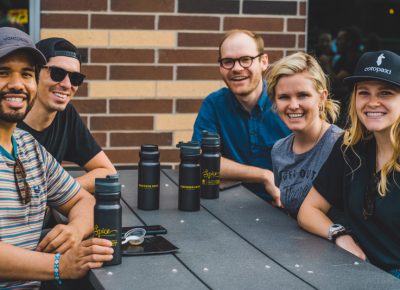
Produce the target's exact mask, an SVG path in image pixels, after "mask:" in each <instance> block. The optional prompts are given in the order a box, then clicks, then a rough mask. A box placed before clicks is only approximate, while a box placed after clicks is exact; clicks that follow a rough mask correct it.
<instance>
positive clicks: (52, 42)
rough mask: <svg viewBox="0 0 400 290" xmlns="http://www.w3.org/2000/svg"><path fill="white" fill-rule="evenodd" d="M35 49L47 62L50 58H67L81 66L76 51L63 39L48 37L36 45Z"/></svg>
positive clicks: (78, 54) (73, 46)
mask: <svg viewBox="0 0 400 290" xmlns="http://www.w3.org/2000/svg"><path fill="white" fill-rule="evenodd" d="M36 47H37V48H38V49H39V50H40V51H41V52H42V53H43V55H44V56H45V57H46V60H47V61H49V59H50V58H51V57H55V56H67V57H72V58H75V59H77V60H79V63H80V64H82V60H81V55H80V53H79V52H78V49H77V48H76V47H75V45H73V44H72V43H71V42H69V41H68V40H66V39H65V38H60V37H50V38H46V39H42V40H41V41H39V42H38V43H36Z"/></svg>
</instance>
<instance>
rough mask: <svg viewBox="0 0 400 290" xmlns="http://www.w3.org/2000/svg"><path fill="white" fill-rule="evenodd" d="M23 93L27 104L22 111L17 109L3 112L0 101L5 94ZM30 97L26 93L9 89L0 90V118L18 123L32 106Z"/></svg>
mask: <svg viewBox="0 0 400 290" xmlns="http://www.w3.org/2000/svg"><path fill="white" fill-rule="evenodd" d="M10 93H11V94H23V95H25V96H26V97H27V100H28V106H27V108H26V110H25V111H24V112H17V111H11V112H5V111H4V108H3V105H2V103H1V100H2V99H3V98H5V95H6V94H10ZM30 99H31V98H30V97H29V95H28V94H27V93H25V92H22V91H19V90H15V89H11V90H10V91H8V92H0V120H1V121H4V122H8V123H18V122H21V121H22V120H23V119H24V118H25V116H26V115H27V114H28V112H29V110H30V109H31V108H32V102H30Z"/></svg>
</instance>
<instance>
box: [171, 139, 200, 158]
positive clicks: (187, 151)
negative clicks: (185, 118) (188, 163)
mask: <svg viewBox="0 0 400 290" xmlns="http://www.w3.org/2000/svg"><path fill="white" fill-rule="evenodd" d="M176 147H178V148H180V149H181V155H184V156H190V155H200V144H199V142H197V141H190V142H186V143H185V142H182V141H180V142H179V143H178V144H176Z"/></svg>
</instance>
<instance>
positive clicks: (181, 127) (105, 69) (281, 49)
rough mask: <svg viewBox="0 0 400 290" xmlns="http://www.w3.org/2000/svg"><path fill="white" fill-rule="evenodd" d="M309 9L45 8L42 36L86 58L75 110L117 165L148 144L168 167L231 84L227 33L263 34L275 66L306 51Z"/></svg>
mask: <svg viewBox="0 0 400 290" xmlns="http://www.w3.org/2000/svg"><path fill="white" fill-rule="evenodd" d="M305 27H306V1H303V0H298V1H288V0H281V1H269V0H264V1H263V0H230V1H227V0H86V1H82V0H68V1H54V0H42V1H41V37H42V38H45V37H50V36H62V37H65V38H67V39H69V40H71V41H72V42H73V43H75V44H76V45H77V46H78V47H79V48H80V50H81V52H82V54H83V55H84V65H83V71H84V73H85V74H87V76H88V78H87V80H86V81H85V83H84V85H82V86H81V87H80V89H79V91H78V94H77V96H76V97H75V98H74V100H73V104H74V105H75V106H76V107H77V109H78V111H79V112H80V113H81V115H82V116H83V119H84V120H85V122H86V124H87V125H88V127H89V129H90V130H91V131H92V133H93V134H94V136H95V138H96V139H97V141H98V142H99V144H100V145H101V146H102V147H103V149H104V150H105V152H106V153H107V155H108V156H109V157H110V158H111V160H112V161H113V162H114V163H116V164H135V163H136V162H137V161H138V149H139V147H140V145H141V144H143V143H155V144H158V145H159V146H160V148H161V161H162V162H163V164H164V165H174V164H176V163H177V162H178V160H179V156H178V152H177V150H176V148H175V143H176V142H177V141H179V140H189V139H190V136H191V129H192V126H193V122H194V119H195V117H196V112H197V110H198V108H199V106H200V104H201V101H202V99H203V98H204V97H205V96H206V95H207V94H208V93H210V92H211V91H213V90H216V89H218V88H220V87H222V86H223V83H222V81H221V80H220V77H219V74H218V67H217V63H216V60H217V47H218V44H219V41H220V39H221V37H222V35H223V34H224V32H225V31H227V30H230V29H234V28H245V29H249V30H254V31H256V32H258V33H260V34H262V35H263V37H264V40H265V45H266V51H267V53H268V55H269V59H270V61H275V60H276V59H278V58H280V57H282V56H284V55H286V54H288V53H290V52H292V51H296V50H304V48H305V35H306V33H305Z"/></svg>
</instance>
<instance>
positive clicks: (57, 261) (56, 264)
mask: <svg viewBox="0 0 400 290" xmlns="http://www.w3.org/2000/svg"><path fill="white" fill-rule="evenodd" d="M60 257H61V254H60V253H57V254H56V256H55V257H54V280H56V282H57V284H58V285H61V284H62V281H61V279H60V271H59V269H60V267H59V266H60Z"/></svg>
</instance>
